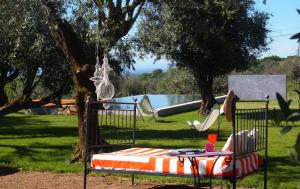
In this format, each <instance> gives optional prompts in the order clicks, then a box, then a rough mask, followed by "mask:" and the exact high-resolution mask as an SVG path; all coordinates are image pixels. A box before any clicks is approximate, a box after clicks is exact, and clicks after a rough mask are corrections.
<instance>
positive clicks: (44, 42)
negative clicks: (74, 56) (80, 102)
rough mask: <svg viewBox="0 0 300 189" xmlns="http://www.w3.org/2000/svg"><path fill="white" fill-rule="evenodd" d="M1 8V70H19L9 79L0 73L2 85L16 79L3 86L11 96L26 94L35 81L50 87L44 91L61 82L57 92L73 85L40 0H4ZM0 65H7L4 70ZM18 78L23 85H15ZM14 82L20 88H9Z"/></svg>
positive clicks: (10, 72)
mask: <svg viewBox="0 0 300 189" xmlns="http://www.w3.org/2000/svg"><path fill="white" fill-rule="evenodd" d="M0 12H1V15H0V47H1V48H0V49H1V50H0V51H1V52H0V64H1V66H0V72H1V73H4V72H6V73H5V74H6V75H11V74H12V73H18V75H16V77H14V78H10V79H5V78H3V77H0V85H1V86H5V85H7V84H8V83H10V82H13V80H18V81H16V82H15V83H12V84H9V86H7V87H6V92H9V94H8V95H9V97H10V100H12V97H14V98H16V97H18V96H20V95H22V93H23V94H24V95H25V96H26V98H29V97H30V96H31V94H32V92H33V91H34V89H35V87H36V86H37V85H38V84H39V86H40V87H41V88H43V89H44V90H46V91H49V93H46V95H49V94H50V93H52V92H56V91H58V90H60V89H61V88H62V86H64V90H61V92H60V93H61V94H64V93H67V92H68V91H69V90H70V89H71V86H72V78H71V77H70V69H69V67H68V65H67V64H66V61H65V59H64V58H63V56H62V54H61V52H60V51H59V50H58V49H57V47H56V43H55V41H54V40H53V39H52V36H51V34H50V31H49V29H48V26H47V18H46V17H45V15H44V13H43V10H42V9H41V4H40V1H38V0H30V1H24V0H17V1H7V0H5V1H3V2H1V4H0ZM3 65H6V67H9V68H10V69H6V70H5V66H3ZM5 74H2V75H1V76H3V75H5ZM20 81H22V85H16V83H19V82H20ZM15 86H18V87H22V88H18V89H16V90H10V89H12V88H14V87H15ZM19 91H22V93H19ZM25 93H26V94H25ZM35 96H36V97H39V98H41V97H42V96H41V94H40V95H35ZM43 97H44V96H43Z"/></svg>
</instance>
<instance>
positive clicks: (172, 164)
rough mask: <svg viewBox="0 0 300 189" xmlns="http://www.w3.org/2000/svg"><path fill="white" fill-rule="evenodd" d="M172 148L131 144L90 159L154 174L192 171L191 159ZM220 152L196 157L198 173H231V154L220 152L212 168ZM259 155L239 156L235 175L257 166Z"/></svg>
mask: <svg viewBox="0 0 300 189" xmlns="http://www.w3.org/2000/svg"><path fill="white" fill-rule="evenodd" d="M171 151H172V150H170V149H156V148H129V149H126V150H121V151H116V152H111V153H101V154H95V155H93V156H92V159H91V167H92V168H93V169H96V170H97V169H100V170H110V171H130V172H142V173H153V174H171V175H193V174H194V173H193V171H192V167H191V162H190V161H189V160H188V159H184V161H183V162H180V161H179V159H178V157H176V156H169V155H168V153H169V152H171ZM216 159H217V156H214V157H197V158H196V161H197V163H198V170H199V175H201V176H211V173H213V175H212V176H213V177H230V176H232V173H233V172H232V170H233V166H232V165H233V164H232V161H231V159H232V158H231V157H229V156H227V157H225V156H221V157H220V158H219V159H218V160H217V162H216V164H215V166H214V170H213V172H212V168H213V164H214V162H215V160H216ZM260 162H261V161H260V159H259V156H258V154H257V153H251V154H248V155H247V156H243V157H241V158H239V159H237V160H236V175H237V177H238V178H242V177H244V176H246V175H248V174H250V173H251V172H254V171H256V170H258V168H259V164H260Z"/></svg>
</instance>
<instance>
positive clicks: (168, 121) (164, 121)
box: [155, 119, 176, 123]
mask: <svg viewBox="0 0 300 189" xmlns="http://www.w3.org/2000/svg"><path fill="white" fill-rule="evenodd" d="M155 122H158V123H174V122H176V121H170V120H159V119H158V120H156V121H155Z"/></svg>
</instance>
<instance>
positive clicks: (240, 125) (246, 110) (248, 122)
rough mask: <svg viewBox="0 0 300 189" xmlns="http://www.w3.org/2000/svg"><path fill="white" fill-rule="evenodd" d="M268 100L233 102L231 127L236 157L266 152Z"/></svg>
mask: <svg viewBox="0 0 300 189" xmlns="http://www.w3.org/2000/svg"><path fill="white" fill-rule="evenodd" d="M268 103H269V100H268V99H266V100H250V101H246V100H237V98H236V100H234V103H233V111H232V114H233V115H232V116H233V119H232V126H233V135H234V136H235V135H237V137H233V140H235V142H234V149H235V152H238V153H235V154H236V155H237V156H239V155H244V154H249V153H252V152H257V151H261V150H267V147H268Z"/></svg>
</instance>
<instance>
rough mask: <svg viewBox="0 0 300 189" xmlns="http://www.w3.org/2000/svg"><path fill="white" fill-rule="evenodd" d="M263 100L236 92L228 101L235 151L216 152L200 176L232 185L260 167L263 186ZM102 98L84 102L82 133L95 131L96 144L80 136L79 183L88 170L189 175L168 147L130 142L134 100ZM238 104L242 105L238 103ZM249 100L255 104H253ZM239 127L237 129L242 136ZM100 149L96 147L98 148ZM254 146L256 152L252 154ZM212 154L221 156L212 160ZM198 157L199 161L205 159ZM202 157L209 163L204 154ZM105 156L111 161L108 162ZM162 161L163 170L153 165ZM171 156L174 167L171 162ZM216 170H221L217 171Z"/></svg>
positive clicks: (265, 125) (265, 156)
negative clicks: (106, 105) (82, 142)
mask: <svg viewBox="0 0 300 189" xmlns="http://www.w3.org/2000/svg"><path fill="white" fill-rule="evenodd" d="M268 102H269V101H268V99H266V100H251V101H242V100H237V98H236V99H235V100H234V102H233V104H232V110H233V111H232V116H233V119H232V136H235V137H232V140H230V142H231V145H233V146H232V147H233V149H232V151H233V152H234V153H233V155H232V156H230V158H225V157H224V158H223V159H222V158H219V157H218V158H216V159H214V164H213V167H212V168H207V167H206V169H209V170H210V171H211V174H210V175H209V174H208V173H206V174H207V175H205V170H204V175H200V176H201V177H202V176H203V177H207V176H209V177H210V178H221V179H227V180H229V181H230V182H231V183H232V187H233V188H236V182H237V181H238V180H239V179H241V178H243V177H245V176H247V175H249V174H252V173H254V172H257V171H258V170H261V169H262V170H263V171H264V188H267V162H268ZM102 103H103V102H100V101H97V102H87V104H86V107H87V108H86V110H87V111H86V119H85V123H86V129H85V135H86V139H87V136H90V133H89V132H98V133H99V140H98V141H99V142H98V145H96V146H95V145H90V144H89V142H88V141H89V140H86V142H85V149H86V150H85V162H84V188H86V185H87V183H86V181H87V180H86V178H87V174H88V173H89V172H91V171H106V172H118V173H129V174H132V184H133V183H134V174H152V175H175V176H194V173H192V172H189V170H188V169H186V167H187V166H190V164H188V163H186V166H183V167H180V164H179V163H178V162H177V163H176V157H172V158H170V157H169V156H168V152H169V150H166V149H155V148H137V147H136V148H134V147H135V130H136V103H117V102H110V104H111V108H109V109H107V110H106V109H103V108H102ZM105 103H109V102H105ZM239 104H241V105H240V106H239ZM243 104H244V105H243ZM253 104H255V105H258V106H259V107H253ZM249 107H253V108H249ZM95 113H96V114H98V116H97V120H96V121H97V129H96V130H95V129H91V128H90V127H91V125H92V124H93V123H94V122H95ZM246 131H247V132H246ZM245 132H246V133H247V135H246V134H245ZM251 132H252V138H251V135H250V137H249V134H251ZM240 133H242V135H241V136H240V135H239V134H240ZM243 136H244V137H246V138H247V139H246V138H243ZM249 138H250V139H249ZM246 140H247V142H246ZM248 141H250V142H248ZM227 142H228V141H227ZM232 142H233V143H232ZM99 149H100V151H98V150H99ZM122 149H124V150H122ZM241 149H242V150H241ZM258 152H259V154H260V155H257V154H258ZM261 156H262V159H263V165H262V166H259V165H260V164H261V162H262V161H260V159H261V158H260V157H261ZM130 158H132V159H138V158H140V159H138V160H137V162H132V161H130V162H128V159H130ZM174 158H175V160H174ZM220 159H221V160H220ZM228 159H230V161H228ZM217 160H218V161H220V162H217V163H216V161H217ZM197 161H198V163H199V164H200V163H201V161H204V160H203V159H200V160H197ZM205 161H207V162H206V163H207V164H208V160H205ZM108 162H112V164H109V163H108ZM124 162H125V163H124ZM153 162H154V163H153ZM162 162H163V163H165V162H169V163H170V164H169V165H168V166H169V170H167V171H165V170H164V168H160V167H159V166H158V165H162V164H163V163H162ZM172 162H173V165H175V167H176V170H174V167H172V166H171V165H172V164H171V163H172ZM174 162H175V163H174ZM254 162H255V163H254ZM227 163H228V164H227ZM215 164H220V165H221V167H220V168H219V169H218V170H217V171H216V170H215V169H216V167H214V166H215ZM130 166H131V167H130ZM164 166H165V165H164ZM199 166H200V165H199ZM220 170H222V171H224V170H225V171H224V172H222V171H221V172H220ZM186 171H187V172H186ZM197 171H198V169H197ZM218 171H219V172H218ZM226 171H227V172H226ZM206 172H207V170H206ZM212 173H214V174H212ZM199 174H200V170H199ZM210 186H211V183H210Z"/></svg>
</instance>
